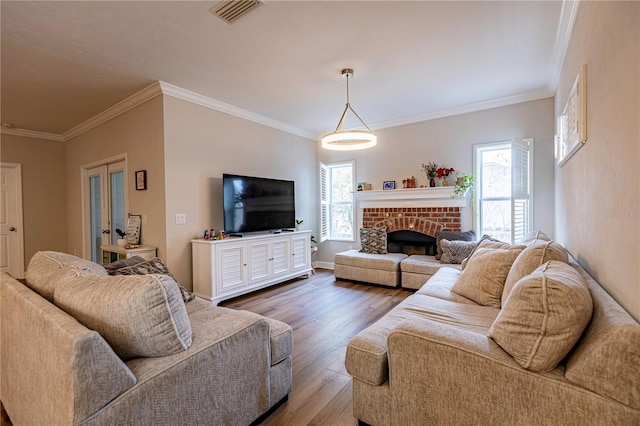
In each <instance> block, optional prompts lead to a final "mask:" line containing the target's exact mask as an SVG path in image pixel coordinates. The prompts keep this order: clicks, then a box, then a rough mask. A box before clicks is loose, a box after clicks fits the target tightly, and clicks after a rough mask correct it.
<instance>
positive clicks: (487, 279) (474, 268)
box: [451, 248, 522, 308]
mask: <svg viewBox="0 0 640 426" xmlns="http://www.w3.org/2000/svg"><path fill="white" fill-rule="evenodd" d="M521 251H522V249H520V248H497V249H490V248H479V249H477V250H475V252H474V253H473V256H472V257H471V258H470V259H469V261H468V263H467V267H466V268H465V269H464V271H462V273H461V274H460V278H458V281H456V283H455V284H454V285H453V287H452V288H451V290H452V291H453V292H454V293H457V294H459V295H460V296H464V297H466V298H468V299H471V300H473V301H474V302H476V303H479V304H481V305H484V306H492V307H494V308H499V307H500V305H501V298H502V290H503V288H504V283H505V281H506V279H507V275H508V274H509V270H510V269H511V265H512V264H513V262H514V261H515V260H516V258H517V257H518V255H519V254H520V252H521Z"/></svg>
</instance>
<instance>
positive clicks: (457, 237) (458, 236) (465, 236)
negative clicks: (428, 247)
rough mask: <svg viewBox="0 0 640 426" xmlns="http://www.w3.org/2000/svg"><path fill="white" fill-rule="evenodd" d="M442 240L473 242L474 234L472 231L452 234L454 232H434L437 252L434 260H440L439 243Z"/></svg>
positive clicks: (440, 250) (440, 248)
mask: <svg viewBox="0 0 640 426" xmlns="http://www.w3.org/2000/svg"><path fill="white" fill-rule="evenodd" d="M442 239H447V240H449V241H475V240H476V233H475V231H473V230H470V231H465V232H454V231H439V232H436V248H437V250H438V252H437V254H436V259H438V260H440V258H441V257H442V247H441V246H440V241H441V240H442Z"/></svg>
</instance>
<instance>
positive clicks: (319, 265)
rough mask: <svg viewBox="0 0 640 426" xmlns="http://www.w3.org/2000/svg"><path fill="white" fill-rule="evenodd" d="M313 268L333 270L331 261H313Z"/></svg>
mask: <svg viewBox="0 0 640 426" xmlns="http://www.w3.org/2000/svg"><path fill="white" fill-rule="evenodd" d="M313 267H314V268H320V269H331V270H332V271H333V262H313Z"/></svg>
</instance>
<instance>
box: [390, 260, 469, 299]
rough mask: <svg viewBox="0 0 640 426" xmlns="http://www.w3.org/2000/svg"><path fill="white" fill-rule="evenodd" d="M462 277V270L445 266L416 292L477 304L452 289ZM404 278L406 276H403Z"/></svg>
mask: <svg viewBox="0 0 640 426" xmlns="http://www.w3.org/2000/svg"><path fill="white" fill-rule="evenodd" d="M459 277H460V270H458V269H455V268H449V267H443V268H440V270H438V272H436V273H435V274H434V275H433V276H432V277H431V278H429V281H427V283H426V284H425V285H423V286H422V287H420V289H418V291H416V293H415V294H422V295H424V296H431V297H435V298H437V299H443V300H449V301H451V302H457V303H464V304H467V305H477V303H476V302H474V301H473V300H471V299H467V298H466V297H463V296H460V295H459V294H457V293H454V292H453V291H451V287H453V285H454V284H455V283H456V281H458V278H459ZM403 278H404V277H403Z"/></svg>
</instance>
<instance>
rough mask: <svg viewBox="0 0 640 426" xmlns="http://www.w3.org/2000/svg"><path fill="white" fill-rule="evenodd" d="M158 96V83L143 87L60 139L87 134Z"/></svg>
mask: <svg viewBox="0 0 640 426" xmlns="http://www.w3.org/2000/svg"><path fill="white" fill-rule="evenodd" d="M160 94H162V90H161V85H160V82H159V81H156V82H155V83H153V84H152V85H150V86H147V87H145V88H144V89H142V90H141V91H139V92H137V93H134V94H133V95H131V96H129V97H128V98H126V99H124V100H123V101H120V102H118V103H117V104H115V105H113V106H112V107H110V108H107V109H105V110H104V111H102V112H101V113H100V114H97V115H94V116H93V117H91V118H90V119H88V120H87V121H84V122H82V123H80V124H78V125H77V126H75V127H74V128H72V129H71V130H67V131H66V132H64V133H63V134H62V138H63V139H64V140H65V141H68V140H70V139H73V138H75V137H76V136H79V135H81V134H83V133H85V132H88V131H89V130H91V129H93V128H95V127H98V126H99V125H101V124H104V123H106V122H107V121H109V120H112V119H114V118H116V117H117V116H119V115H121V114H124V113H125V112H127V111H130V110H132V109H133V108H135V107H137V106H138V105H140V104H143V103H145V102H147V101H148V100H151V99H153V98H155V97H156V96H158V95H160Z"/></svg>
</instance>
